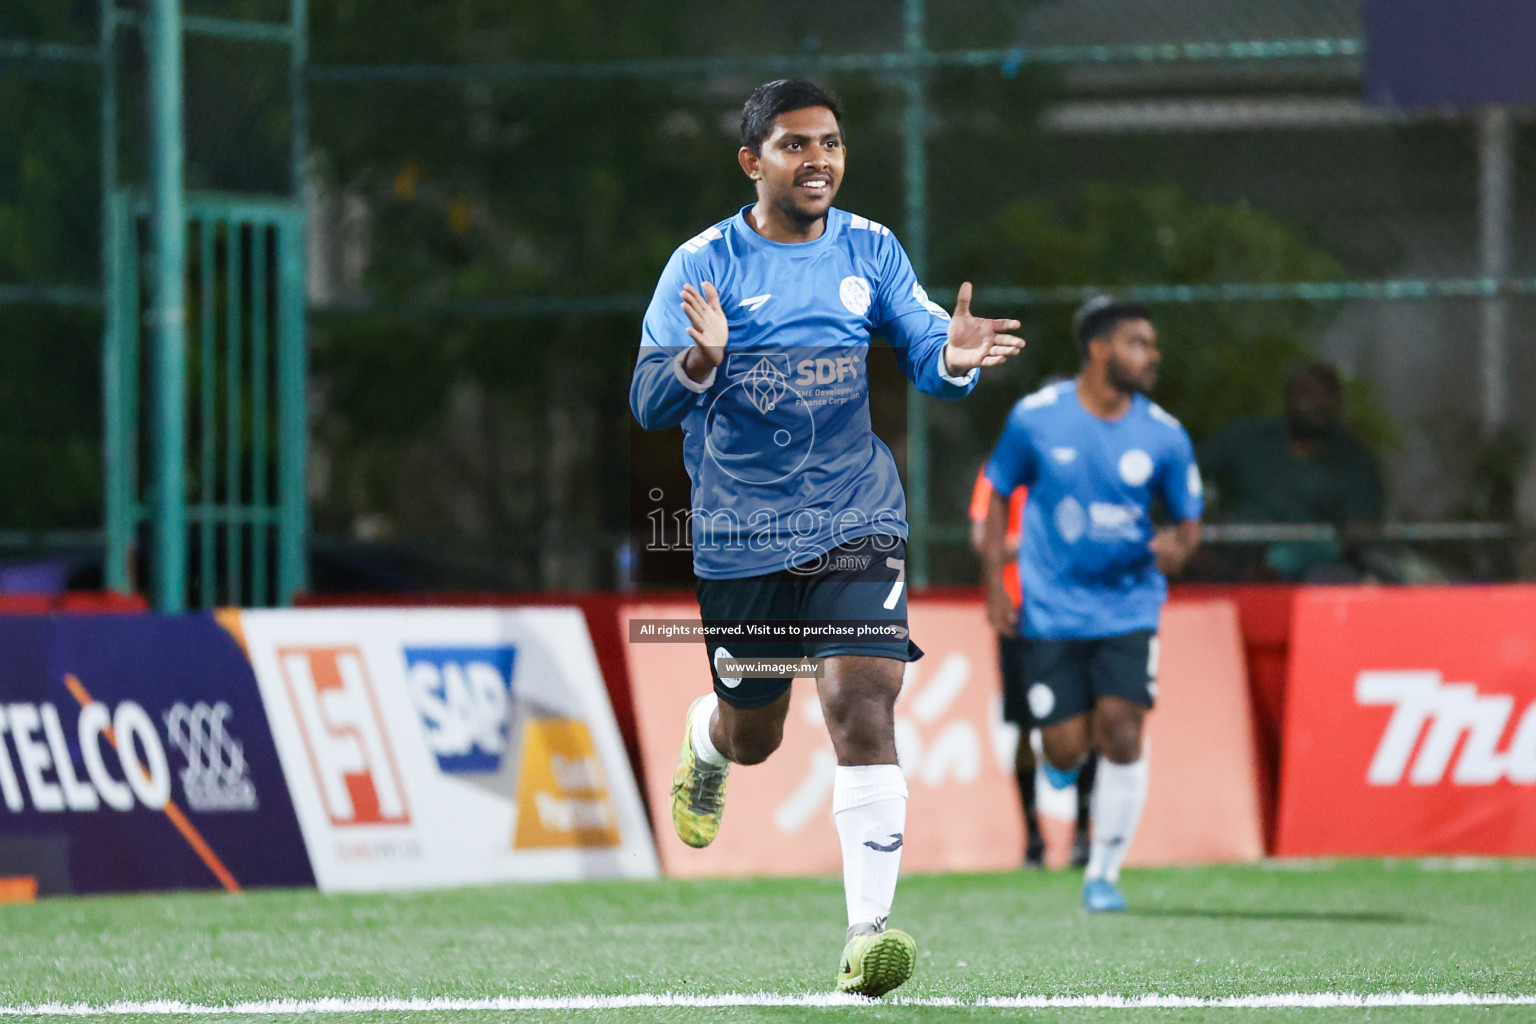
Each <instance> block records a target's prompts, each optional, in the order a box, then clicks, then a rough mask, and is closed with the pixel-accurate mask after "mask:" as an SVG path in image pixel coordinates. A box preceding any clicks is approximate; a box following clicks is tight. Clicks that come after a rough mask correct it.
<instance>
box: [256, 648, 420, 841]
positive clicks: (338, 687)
mask: <svg viewBox="0 0 1536 1024" xmlns="http://www.w3.org/2000/svg"><path fill="white" fill-rule="evenodd" d="M277 662H278V665H279V666H280V667H281V669H282V674H283V682H284V684H285V685H286V686H287V688H288V696H289V698H290V700H291V701H292V704H293V709H294V714H295V715H296V717H297V718H298V722H299V732H300V734H301V735H302V736H303V738H304V747H305V751H306V753H307V754H308V755H309V763H310V766H311V767H312V768H313V770H314V773H315V781H316V782H317V783H318V784H319V787H320V798H321V801H322V803H323V804H324V805H325V812H326V815H327V816H328V817H329V818H330V820H331V824H332V825H408V824H410V821H411V815H410V810H409V809H408V808H407V807H406V802H405V787H404V786H403V785H402V784H401V781H400V770H399V768H398V767H397V766H396V764H395V756H394V752H393V751H392V750H391V749H390V746H389V734H388V732H387V731H386V729H385V726H384V716H383V714H382V713H381V712H380V710H379V699H378V696H377V695H376V694H375V693H374V686H373V682H372V680H370V679H369V678H368V670H367V667H366V665H365V664H364V662H363V654H362V651H360V650H359V649H358V648H356V647H284V648H280V649H279V650H278V652H277Z"/></svg>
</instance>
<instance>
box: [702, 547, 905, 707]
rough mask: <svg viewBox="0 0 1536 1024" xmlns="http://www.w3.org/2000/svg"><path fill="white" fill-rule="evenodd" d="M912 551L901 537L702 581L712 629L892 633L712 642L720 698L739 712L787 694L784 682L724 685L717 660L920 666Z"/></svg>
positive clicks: (741, 680) (732, 681) (750, 680)
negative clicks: (761, 572) (885, 661)
mask: <svg viewBox="0 0 1536 1024" xmlns="http://www.w3.org/2000/svg"><path fill="white" fill-rule="evenodd" d="M906 558H907V545H906V542H905V541H904V540H902V539H901V538H900V537H892V536H884V535H882V536H875V537H861V538H858V539H856V540H852V541H849V542H848V543H847V544H843V545H841V546H839V547H836V548H833V549H832V550H831V551H829V552H827V553H826V554H824V555H820V556H818V557H816V558H815V559H812V560H811V561H809V562H806V563H803V564H801V565H797V566H795V567H794V568H791V569H781V570H779V571H778V572H771V573H768V574H767V575H765V576H750V577H747V578H746V579H739V580H704V579H701V580H699V586H698V593H699V617H700V618H702V619H703V620H704V623H705V625H706V626H709V625H711V624H715V623H722V624H729V623H741V622H769V621H772V622H794V623H800V624H802V625H804V626H805V627H814V626H817V625H820V624H826V623H844V624H850V623H868V624H872V625H875V626H878V627H886V626H889V627H891V630H892V631H891V633H890V634H889V635H887V636H884V637H874V638H865V639H859V638H856V637H851V636H813V637H808V638H804V639H799V640H753V641H745V640H743V641H736V640H725V641H717V640H715V639H713V638H712V639H710V640H709V641H708V642H707V649H708V652H709V671H710V675H712V676H713V677H714V680H715V693H716V694H717V695H719V697H720V699H721V700H723V701H725V702H726V703H727V704H730V705H732V706H733V707H738V708H758V707H763V706H765V705H768V704H772V703H773V702H774V701H776V700H778V699H779V698H780V697H781V696H783V694H784V692H785V691H786V690H788V689H789V684H790V680H788V679H784V678H778V677H775V678H753V677H750V676H748V677H745V678H726V679H721V678H720V673H719V672H718V671H716V669H715V665H716V660H717V659H719V658H830V657H835V656H837V655H846V654H856V655H867V656H870V657H876V658H894V659H895V660H897V661H916V660H917V659H918V658H921V657H922V656H923V652H922V650H921V649H920V648H919V647H918V646H917V645H916V644H914V643H913V642H912V639H911V637H910V636H909V635H908V627H907V586H906V579H907V574H906Z"/></svg>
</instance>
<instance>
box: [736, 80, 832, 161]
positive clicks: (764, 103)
mask: <svg viewBox="0 0 1536 1024" xmlns="http://www.w3.org/2000/svg"><path fill="white" fill-rule="evenodd" d="M807 107H826V108H827V109H828V110H830V111H832V116H833V117H835V118H837V127H838V130H839V131H841V130H842V127H843V108H842V107H840V106H839V105H838V102H837V100H835V99H833V98H832V97H831V96H829V95H828V94H827V93H826V92H825V91H823V90H822V88H821V87H820V86H818V85H816V84H815V83H814V82H806V81H803V80H801V79H797V78H777V79H774V80H773V81H772V82H764V83H763V84H762V85H760V86H758V87H757V88H756V89H753V90H752V95H751V96H748V97H747V102H745V103H743V104H742V105H741V144H742V145H743V146H745V147H746V148H747V149H750V150H751V151H752V152H753V153H756V154H758V155H762V152H763V140H764V139H766V138H767V137H768V136H769V135H771V134H772V133H773V123H774V122H775V121H777V120H778V119H779V115H780V114H788V113H790V112H791V111H795V110H805V109H806V108H807Z"/></svg>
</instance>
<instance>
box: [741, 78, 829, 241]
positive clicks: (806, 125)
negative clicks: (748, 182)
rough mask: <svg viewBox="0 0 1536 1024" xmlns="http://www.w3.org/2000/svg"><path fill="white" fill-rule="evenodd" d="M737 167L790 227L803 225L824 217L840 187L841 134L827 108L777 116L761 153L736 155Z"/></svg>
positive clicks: (746, 152)
mask: <svg viewBox="0 0 1536 1024" xmlns="http://www.w3.org/2000/svg"><path fill="white" fill-rule="evenodd" d="M741 165H742V169H743V170H745V171H746V172H747V175H748V176H749V177H751V178H753V179H754V180H755V181H756V182H757V197H758V200H759V202H764V203H766V204H767V205H769V206H770V207H772V208H773V209H774V210H775V211H777V212H778V213H779V214H781V215H783V216H784V217H785V218H787V219H788V220H789V221H791V222H792V223H794V224H796V225H799V226H805V225H808V224H811V223H814V222H815V221H817V220H820V219H821V218H822V217H825V216H826V215H827V210H828V209H829V208H830V207H831V206H832V199H833V197H834V196H836V195H837V189H838V186H839V185H841V184H842V183H843V132H842V129H840V128H839V127H838V126H837V118H836V117H835V116H834V115H833V113H832V111H830V110H828V109H827V108H826V107H807V108H805V109H804V110H791V111H790V112H789V113H787V114H780V115H779V118H778V120H777V121H775V122H774V125H773V131H772V132H771V133H770V134H769V135H768V137H767V138H766V139H764V140H763V145H762V152H760V153H753V152H752V151H751V150H749V149H743V150H742V151H741Z"/></svg>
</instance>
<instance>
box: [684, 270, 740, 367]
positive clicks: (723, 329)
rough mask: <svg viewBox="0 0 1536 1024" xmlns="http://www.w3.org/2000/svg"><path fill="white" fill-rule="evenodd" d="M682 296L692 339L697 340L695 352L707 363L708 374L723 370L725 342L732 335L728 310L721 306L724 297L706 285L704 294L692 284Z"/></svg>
mask: <svg viewBox="0 0 1536 1024" xmlns="http://www.w3.org/2000/svg"><path fill="white" fill-rule="evenodd" d="M682 294H683V312H684V313H686V314H687V315H688V323H689V327H688V337H690V338H692V339H693V345H694V348H695V349H696V350H697V353H698V355H699V356H700V357H702V358H703V359H704V365H705V370H706V372H707V371H708V370H710V369H713V368H714V367H716V366H719V365H720V361H721V360H722V359H724V358H725V340H726V337H727V336H728V335H729V334H730V327H729V326H728V325H727V324H726V320H725V310H724V309H723V308H722V307H721V305H720V293H719V292H717V291H715V286H714V285H712V284H710V283H709V282H708V281H705V282H704V292H703V294H700V293H699V290H698V289H697V288H695V287H694V286H693V285H691V284H685V285H683V293H682Z"/></svg>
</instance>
